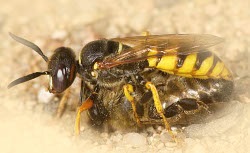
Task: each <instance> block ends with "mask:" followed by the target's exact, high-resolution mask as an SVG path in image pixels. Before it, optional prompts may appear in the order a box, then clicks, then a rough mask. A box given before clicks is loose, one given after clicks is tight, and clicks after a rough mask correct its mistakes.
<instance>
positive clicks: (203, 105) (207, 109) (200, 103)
mask: <svg viewBox="0 0 250 153" xmlns="http://www.w3.org/2000/svg"><path fill="white" fill-rule="evenodd" d="M197 103H198V104H199V106H200V107H201V108H203V109H205V110H206V111H207V113H208V114H212V112H211V111H210V110H209V107H208V105H207V104H205V103H204V102H202V101H197Z"/></svg>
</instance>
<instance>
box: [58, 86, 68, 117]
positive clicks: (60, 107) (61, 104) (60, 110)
mask: <svg viewBox="0 0 250 153" xmlns="http://www.w3.org/2000/svg"><path fill="white" fill-rule="evenodd" d="M69 94H70V89H69V88H68V89H67V90H66V91H65V92H64V94H63V97H62V99H61V100H60V102H59V105H58V108H57V112H56V118H60V117H61V116H62V114H63V112H64V110H65V106H66V102H67V99H68V98H69Z"/></svg>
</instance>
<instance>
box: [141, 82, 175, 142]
mask: <svg viewBox="0 0 250 153" xmlns="http://www.w3.org/2000/svg"><path fill="white" fill-rule="evenodd" d="M145 86H146V88H147V89H149V90H151V92H152V95H153V100H154V105H155V108H156V111H157V112H158V113H159V115H160V116H161V118H162V120H163V122H164V124H165V128H166V129H167V131H168V133H169V134H170V135H171V137H172V138H173V139H174V141H175V142H177V139H176V136H175V135H174V133H173V132H172V130H171V127H170V125H169V123H168V121H167V119H166V117H165V115H164V111H163V108H162V105H161V101H160V98H159V94H158V92H157V89H156V87H155V86H154V85H153V84H152V83H151V82H147V83H146V85H145Z"/></svg>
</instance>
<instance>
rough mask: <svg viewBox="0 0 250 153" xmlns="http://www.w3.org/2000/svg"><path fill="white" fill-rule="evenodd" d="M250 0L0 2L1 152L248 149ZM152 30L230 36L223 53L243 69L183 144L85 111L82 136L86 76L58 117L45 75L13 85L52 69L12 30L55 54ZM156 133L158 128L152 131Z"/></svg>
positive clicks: (220, 151)
mask: <svg viewBox="0 0 250 153" xmlns="http://www.w3.org/2000/svg"><path fill="white" fill-rule="evenodd" d="M249 3H250V2H249V1H247V0H238V1H237V2H236V1H234V0H227V1H223V0H204V1H199V0H194V1H188V0H165V1H163V0H127V1H125V0H124V1H117V0H102V1H101V0H100V1H98V0H92V1H87V0H81V1H80V0H78V1H77V0H74V1H67V0H54V1H50V0H38V1H31V0H30V1H29V0H22V1H18V0H8V1H4V0H0V6H1V9H0V33H1V34H0V42H1V43H0V67H1V68H0V70H1V75H0V80H1V82H0V99H1V100H0V122H1V123H0V152H2V153H18V152H20V153H23V152H33V153H42V152H43V153H50V152H51V153H52V152H60V153H64V152H65V153H66V152H72V153H74V152H120V153H122V152H124V153H126V152H130V153H131V152H174V153H181V152H185V153H189V152H192V153H195V152H199V153H200V152H204V153H206V152H209V153H211V152H213V153H224V152H228V153H229V152H230V153H244V152H249V151H250V147H249V142H250V128H249V127H250V119H249V118H248V117H249V116H250V93H249V85H250V79H249V77H248V76H249V64H250V63H249V59H248V58H249V54H250V47H249V45H250V31H249V30H248V29H249V28H248V26H249V25H250V20H249V18H250V11H249V6H250V4H249ZM145 30H148V31H150V32H151V33H152V34H168V33H208V34H214V35H217V36H221V37H224V38H225V40H226V41H225V46H224V49H223V50H221V51H219V52H218V54H219V55H220V56H222V58H223V59H224V60H225V62H226V63H227V64H228V65H229V67H231V69H232V70H233V72H234V73H235V75H237V77H236V91H235V96H234V98H233V99H232V101H231V102H230V103H229V104H228V105H227V106H225V108H224V109H222V110H221V111H220V112H218V113H216V114H214V117H213V119H212V120H210V121H209V122H207V123H201V124H194V125H191V126H189V127H187V128H186V129H185V131H184V133H183V135H182V137H183V143H182V144H180V145H177V144H175V143H171V142H169V137H168V135H167V134H166V133H164V132H159V131H161V128H158V129H153V128H149V129H147V130H146V131H148V132H145V133H119V132H115V133H112V134H107V133H99V132H98V131H96V130H94V129H92V128H91V127H89V126H88V125H87V124H86V122H84V117H83V125H82V127H81V128H82V134H81V136H80V137H79V138H75V137H74V136H73V127H74V126H73V125H74V117H75V112H74V104H75V103H74V102H76V101H77V100H78V97H77V95H78V92H79V80H78V81H76V82H75V83H74V84H73V87H72V90H71V96H70V98H69V100H68V107H67V109H66V111H65V113H64V114H63V116H62V118H61V119H55V112H56V109H57V106H58V97H50V95H48V96H44V94H45V95H46V93H44V92H43V90H44V89H45V88H46V87H47V78H46V77H40V78H39V79H36V80H34V81H31V82H30V83H26V84H23V85H20V86H17V87H15V88H13V89H11V90H7V88H6V87H7V85H8V83H9V82H10V81H12V80H13V79H15V78H17V77H19V76H22V75H25V74H28V73H31V72H34V71H41V70H46V64H45V62H44V61H42V59H41V58H40V57H39V56H38V55H37V54H35V53H33V52H32V51H31V50H30V49H27V48H26V47H23V46H22V45H20V44H18V43H16V42H14V41H13V40H12V39H11V38H10V37H9V35H8V32H12V33H15V34H17V35H19V36H22V37H25V38H27V39H29V40H31V41H33V42H35V43H36V44H37V45H38V46H40V47H41V48H42V50H44V52H45V54H46V55H48V56H50V55H51V54H52V50H53V49H55V48H56V47H58V46H61V45H65V46H69V47H71V48H73V49H74V50H76V52H79V50H80V49H81V47H82V46H83V45H84V44H86V43H87V42H89V41H91V40H94V39H96V38H100V37H105V38H111V37H117V36H132V35H139V34H140V33H141V32H142V31H145ZM44 97H48V99H46V98H45V99H44ZM50 98H51V99H50ZM59 98H60V97H59ZM48 101H49V102H48ZM85 120H86V119H85ZM149 132H152V133H153V134H152V135H148V134H147V133H149Z"/></svg>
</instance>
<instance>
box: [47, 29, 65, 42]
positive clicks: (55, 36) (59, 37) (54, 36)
mask: <svg viewBox="0 0 250 153" xmlns="http://www.w3.org/2000/svg"><path fill="white" fill-rule="evenodd" d="M66 36H67V32H66V31H64V30H57V31H55V32H54V33H52V35H51V38H52V39H57V40H63V39H64V38H66Z"/></svg>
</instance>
